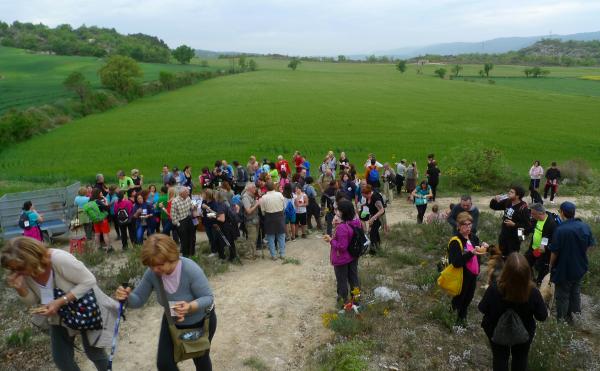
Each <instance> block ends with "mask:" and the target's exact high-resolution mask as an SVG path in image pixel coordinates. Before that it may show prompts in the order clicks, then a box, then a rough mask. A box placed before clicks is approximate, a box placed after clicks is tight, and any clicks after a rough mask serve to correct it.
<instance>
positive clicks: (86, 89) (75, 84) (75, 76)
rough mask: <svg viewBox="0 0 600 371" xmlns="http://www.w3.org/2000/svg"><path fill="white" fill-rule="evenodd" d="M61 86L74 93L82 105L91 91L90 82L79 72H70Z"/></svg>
mask: <svg viewBox="0 0 600 371" xmlns="http://www.w3.org/2000/svg"><path fill="white" fill-rule="evenodd" d="M63 85H64V87H65V88H67V89H69V90H71V91H73V92H75V94H77V96H78V97H79V100H80V101H81V103H83V101H84V100H85V98H86V97H87V96H88V94H89V93H90V91H91V88H90V82H89V81H87V80H86V79H85V76H83V74H82V73H81V72H79V71H74V72H71V73H70V74H69V76H67V78H66V79H65V81H63Z"/></svg>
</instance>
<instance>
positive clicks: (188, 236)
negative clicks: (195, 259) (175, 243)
mask: <svg viewBox="0 0 600 371" xmlns="http://www.w3.org/2000/svg"><path fill="white" fill-rule="evenodd" d="M177 234H178V235H179V241H180V242H181V254H182V255H183V256H185V257H189V256H192V255H194V254H196V246H195V236H196V226H195V225H194V223H192V218H191V217H189V216H188V217H187V218H185V219H183V220H182V221H181V222H179V226H178V227H177Z"/></svg>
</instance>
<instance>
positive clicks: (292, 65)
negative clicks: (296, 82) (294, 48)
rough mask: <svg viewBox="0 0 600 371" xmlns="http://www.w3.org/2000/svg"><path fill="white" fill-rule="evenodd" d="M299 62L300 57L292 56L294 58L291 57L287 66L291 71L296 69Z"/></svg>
mask: <svg viewBox="0 0 600 371" xmlns="http://www.w3.org/2000/svg"><path fill="white" fill-rule="evenodd" d="M299 64H300V59H298V58H295V57H294V58H292V60H291V61H290V63H288V67H289V68H291V69H292V71H296V68H298V65H299Z"/></svg>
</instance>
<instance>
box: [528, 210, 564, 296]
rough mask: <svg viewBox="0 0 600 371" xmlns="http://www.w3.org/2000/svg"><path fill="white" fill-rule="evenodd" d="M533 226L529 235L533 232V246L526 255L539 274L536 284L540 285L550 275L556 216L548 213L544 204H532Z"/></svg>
mask: <svg viewBox="0 0 600 371" xmlns="http://www.w3.org/2000/svg"><path fill="white" fill-rule="evenodd" d="M529 208H530V210H531V226H530V228H529V230H528V231H527V234H529V233H532V232H533V238H532V239H531V245H529V249H528V250H527V252H526V253H525V257H526V258H527V262H528V263H529V266H530V267H531V268H532V269H534V268H535V270H536V271H537V272H538V275H537V278H536V280H535V282H536V283H537V284H538V285H540V284H541V283H542V280H543V279H544V277H545V276H546V274H548V264H550V251H548V246H550V244H551V243H552V235H553V234H554V231H555V230H556V221H555V220H554V216H553V215H552V214H551V213H549V212H547V211H546V209H545V208H544V205H542V204H532V205H530V206H529Z"/></svg>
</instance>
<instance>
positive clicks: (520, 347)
mask: <svg viewBox="0 0 600 371" xmlns="http://www.w3.org/2000/svg"><path fill="white" fill-rule="evenodd" d="M509 309H511V310H513V311H514V312H515V313H516V314H517V315H518V317H519V318H520V319H521V323H522V324H523V327H524V328H525V329H526V330H527V333H528V335H529V338H528V339H526V340H525V341H524V342H523V343H520V344H515V345H512V346H507V345H500V344H497V343H496V342H495V341H494V340H497V341H498V339H496V338H495V337H494V332H495V329H496V326H497V325H498V323H499V322H500V317H502V315H503V314H504V313H505V312H506V311H507V310H509ZM479 311H480V312H481V313H483V320H482V321H481V327H483V330H484V331H485V334H486V335H487V337H488V338H489V341H490V346H491V348H492V355H493V369H494V371H497V370H508V360H509V358H510V356H511V354H512V362H511V370H513V371H516V370H526V369H527V358H528V354H529V347H530V346H531V342H532V341H533V338H534V336H535V327H536V323H535V320H538V321H545V320H546V318H548V310H547V309H546V304H545V303H544V300H543V299H542V295H541V294H540V292H539V290H538V289H537V288H536V287H535V283H533V281H532V277H531V268H530V267H529V263H528V262H527V259H526V258H525V257H524V256H523V255H521V254H519V253H512V254H510V255H509V256H508V257H507V258H506V262H505V264H504V268H503V269H502V273H500V278H499V279H498V283H497V284H496V283H494V284H492V285H491V286H490V287H489V288H488V289H487V290H486V291H485V293H484V294H483V299H481V301H480V302H479ZM493 339H494V340H493ZM513 340H515V339H513Z"/></svg>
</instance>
